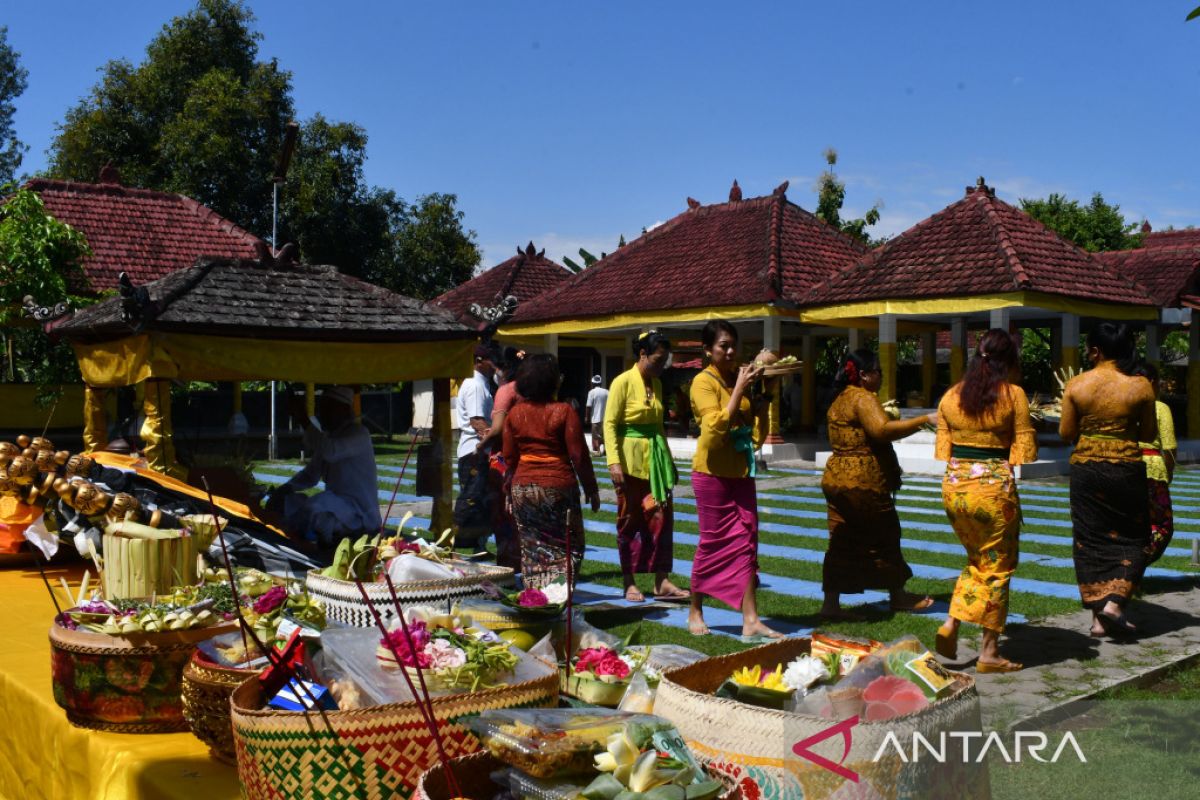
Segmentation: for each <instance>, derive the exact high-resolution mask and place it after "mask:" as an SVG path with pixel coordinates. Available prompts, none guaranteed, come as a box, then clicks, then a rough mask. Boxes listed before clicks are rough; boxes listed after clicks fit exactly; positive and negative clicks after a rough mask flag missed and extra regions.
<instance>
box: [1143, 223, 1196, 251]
mask: <svg viewBox="0 0 1200 800" xmlns="http://www.w3.org/2000/svg"><path fill="white" fill-rule="evenodd" d="M1142 247H1200V228H1184V229H1182V230H1177V231H1146V232H1145V233H1143V234H1142Z"/></svg>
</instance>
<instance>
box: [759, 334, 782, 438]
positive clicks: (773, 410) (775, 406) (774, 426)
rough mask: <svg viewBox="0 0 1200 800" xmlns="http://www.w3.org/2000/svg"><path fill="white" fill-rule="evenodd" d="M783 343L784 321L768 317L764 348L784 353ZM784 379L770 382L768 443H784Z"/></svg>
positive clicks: (777, 353)
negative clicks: (781, 403)
mask: <svg viewBox="0 0 1200 800" xmlns="http://www.w3.org/2000/svg"><path fill="white" fill-rule="evenodd" d="M782 344H783V323H782V322H781V321H780V319H779V317H767V318H766V319H765V320H763V349H764V350H770V351H771V352H772V353H775V354H776V355H783V353H782V352H781V348H782ZM781 383H783V380H782V379H779V378H777V379H775V380H773V381H770V382H769V385H771V405H770V406H768V407H767V442H766V443H767V444H782V443H783V429H782V428H781V427H780V424H779V417H780V413H779V407H780V399H781V397H782V393H781V391H780V386H779V385H780V384H781Z"/></svg>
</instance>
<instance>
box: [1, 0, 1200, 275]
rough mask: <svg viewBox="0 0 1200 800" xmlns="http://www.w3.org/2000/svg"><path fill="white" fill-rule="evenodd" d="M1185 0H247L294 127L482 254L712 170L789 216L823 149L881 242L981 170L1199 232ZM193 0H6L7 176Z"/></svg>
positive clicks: (675, 199) (591, 244) (604, 217)
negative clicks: (13, 83) (345, 142)
mask: <svg viewBox="0 0 1200 800" xmlns="http://www.w3.org/2000/svg"><path fill="white" fill-rule="evenodd" d="M1197 1H1198V0H1153V2H1148V1H1146V0H1136V1H1135V0H1129V1H1128V2H1101V1H1098V0H1091V1H1089V2H1081V1H1076V2H1032V1H1030V0H1014V1H1013V2H1008V3H989V4H982V3H964V2H921V1H920V0H914V1H913V2H907V3H899V2H894V0H893V2H873V1H872V0H861V1H860V2H856V3H830V2H824V3H805V2H792V3H782V2H776V3H767V2H750V1H749V0H746V1H745V2H738V3H734V2H724V3H711V2H688V3H667V2H649V0H648V1H647V2H642V3H628V2H615V1H609V2H603V3H600V2H594V3H587V4H581V3H562V2H559V3H548V2H535V1H534V0H527V1H526V2H523V3H515V2H488V3H483V2H478V3H464V2H459V3H451V2H437V3H435V2H426V3H420V4H416V3H404V2H346V3H340V4H339V3H331V2H309V0H292V2H286V3H285V2H251V3H250V5H251V7H252V8H253V10H254V12H255V14H256V15H257V17H258V27H259V30H260V31H261V32H262V33H263V34H264V39H263V41H262V43H261V52H260V54H261V56H263V57H275V58H278V59H279V61H280V63H281V64H282V65H283V67H284V68H286V69H289V70H291V71H292V72H293V81H294V89H295V98H296V104H297V110H298V112H299V116H300V118H301V119H303V118H304V117H307V116H309V115H311V114H313V113H315V112H318V111H319V112H321V113H324V114H325V115H326V116H327V117H329V118H331V119H338V120H349V121H353V122H356V123H358V124H360V125H362V126H364V127H365V128H366V130H367V132H368V134H369V136H370V144H369V150H368V152H369V161H368V163H367V168H366V171H367V177H368V179H369V180H370V181H371V182H372V183H375V184H378V185H382V186H388V187H391V188H394V189H396V190H397V191H398V192H399V193H400V194H401V195H402V196H404V197H406V198H411V197H414V196H416V195H418V194H422V193H425V192H431V191H442V192H454V193H457V194H458V196H459V199H460V203H461V207H462V208H463V210H464V211H465V212H466V222H467V225H468V226H469V227H470V228H472V229H474V230H475V231H476V232H477V234H478V239H479V243H480V244H481V246H482V247H483V249H484V254H485V266H490V265H492V264H494V263H496V262H498V261H499V260H501V259H503V258H506V257H507V256H508V255H509V254H511V253H512V252H514V247H515V245H517V244H518V243H524V242H526V241H528V240H530V239H532V240H533V241H534V242H536V243H537V244H538V245H539V246H544V247H546V248H547V255H549V256H552V257H554V258H556V259H560V258H561V257H562V256H563V255H564V254H567V255H571V256H575V251H576V250H577V249H578V247H580V246H581V245H582V246H585V247H588V248H589V249H590V250H592V251H593V252H596V253H597V255H599V252H598V251H600V250H612V249H613V247H614V246H615V244H616V241H617V237H618V236H619V235H620V234H622V233H624V234H625V235H626V237H627V238H630V239H632V238H633V237H635V236H636V235H637V234H638V233H639V232H640V230H641V229H642V227H645V226H652V225H654V224H655V223H657V222H661V221H663V220H666V219H669V218H670V217H672V216H674V215H676V214H678V213H680V212H682V211H683V210H685V209H686V207H687V206H686V203H685V198H686V197H688V196H692V197H695V198H697V199H699V200H700V201H701V202H704V203H711V202H720V201H722V200H724V199H725V197H726V195H727V192H728V188H729V184H730V182H731V181H732V179H733V178H737V179H738V181H739V183H740V184H741V185H742V186H743V188H744V190H745V194H746V196H747V197H750V196H755V195H760V194H766V193H768V192H770V191H771V189H772V188H774V187H775V186H777V185H778V184H779V183H780V182H782V181H783V180H785V179H787V180H790V182H791V188H790V189H789V192H788V196H789V198H791V199H792V200H793V201H794V202H796V203H799V204H800V205H801V206H804V207H806V208H809V209H811V208H813V206H814V205H815V193H814V189H813V184H814V181H815V178H816V176H817V174H818V173H819V171H820V170H821V169H822V168H823V160H822V151H823V150H824V149H825V148H826V147H829V146H833V147H835V148H836V149H837V150H838V152H839V154H840V160H839V164H838V171H839V174H840V175H841V177H842V178H843V179H845V181H846V183H847V211H849V212H850V213H852V214H853V213H861V212H862V211H863V210H864V209H865V208H867V207H869V206H870V205H871V204H873V203H875V202H876V201H882V202H883V219H882V222H881V224H880V225H879V226H878V227H877V229H876V230H877V231H881V232H883V233H889V234H894V233H898V232H900V231H903V230H904V229H906V228H908V227H909V226H911V225H912V224H914V223H916V222H918V221H919V220H921V219H922V218H924V217H925V216H927V215H928V214H930V213H933V212H935V211H937V210H938V209H940V208H942V207H943V206H945V205H947V204H948V203H950V202H953V201H954V200H955V199H957V198H958V197H960V196H961V195H962V192H963V187H964V186H966V185H967V184H970V183H973V182H974V180H975V178H976V177H977V176H979V175H983V176H985V177H986V178H987V180H988V182H989V183H990V184H992V185H994V186H996V187H997V189H998V191H999V193H1000V196H1001V197H1003V198H1005V199H1007V200H1009V201H1010V202H1016V200H1017V199H1018V198H1019V197H1029V196H1044V195H1045V194H1047V193H1049V192H1052V191H1058V192H1064V193H1067V194H1068V195H1070V196H1073V197H1078V198H1080V199H1083V200H1086V199H1087V197H1088V196H1090V194H1091V193H1092V192H1094V191H1101V192H1103V193H1104V196H1105V198H1106V199H1108V200H1110V201H1113V202H1117V203H1119V204H1120V205H1121V207H1122V210H1123V211H1124V212H1125V213H1126V215H1127V216H1128V217H1132V218H1135V219H1141V218H1143V217H1145V218H1148V219H1149V220H1150V221H1151V222H1152V223H1153V225H1154V226H1155V227H1156V228H1164V227H1166V226H1168V225H1175V226H1176V227H1182V226H1186V225H1189V224H1192V225H1200V147H1198V145H1197V142H1200V21H1197V22H1191V23H1184V21H1183V20H1184V17H1185V16H1186V14H1187V12H1188V11H1189V10H1190V9H1191V8H1192V7H1194V6H1195V5H1196V3H1197ZM191 6H192V3H190V2H183V1H181V0H156V1H154V2H151V1H150V0H141V2H122V0H112V2H109V3H84V2H56V1H55V0H40V2H38V3H32V2H10V3H7V4H5V10H4V12H3V13H2V14H0V24H6V25H8V27H9V41H10V43H11V44H12V45H13V46H14V47H15V48H16V49H17V50H18V51H19V52H20V53H21V61H22V64H23V65H24V66H25V67H26V68H27V69H28V70H29V73H30V75H29V88H28V90H27V91H26V93H25V94H24V95H23V96H22V97H21V98H19V100H18V111H17V119H16V124H17V130H18V135H19V137H20V138H21V139H22V140H23V141H25V142H26V143H27V144H29V145H30V146H31V149H30V152H29V153H28V155H27V157H26V161H25V164H24V167H23V169H24V170H26V171H30V172H32V171H36V170H38V169H41V168H42V167H44V166H45V150H46V148H47V147H48V145H49V143H50V141H51V139H52V138H53V136H54V133H55V126H56V125H57V124H58V122H59V121H60V120H61V119H62V118H63V115H64V112H65V111H66V110H67V109H68V108H69V107H70V106H71V105H73V104H74V103H75V102H76V101H77V100H78V98H80V97H81V96H83V95H84V94H86V92H87V91H88V89H89V88H90V87H91V86H92V85H93V84H94V83H95V81H96V79H97V77H98V73H97V71H96V70H97V68H99V67H100V66H101V65H103V64H104V63H105V62H106V61H107V60H109V59H113V58H128V59H131V60H133V61H140V60H141V59H142V57H143V56H144V51H145V47H146V44H147V43H148V42H149V41H150V39H151V38H152V37H153V36H154V35H155V33H156V32H157V31H158V30H159V29H160V27H161V26H162V25H163V23H164V22H166V21H167V20H168V19H169V18H170V17H171V16H173V15H174V14H177V13H181V12H183V11H185V10H186V9H188V8H190V7H191ZM264 197H269V194H266V190H265V189H264Z"/></svg>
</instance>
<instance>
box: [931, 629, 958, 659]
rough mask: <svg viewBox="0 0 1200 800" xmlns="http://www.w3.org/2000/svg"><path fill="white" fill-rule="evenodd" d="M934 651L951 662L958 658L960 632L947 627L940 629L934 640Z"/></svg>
mask: <svg viewBox="0 0 1200 800" xmlns="http://www.w3.org/2000/svg"><path fill="white" fill-rule="evenodd" d="M933 649H934V650H936V651H937V654H938V655H939V656H941V657H942V658H948V659H950V660H951V661H953V660H954V659H956V658H958V631H957V630H955V629H952V628H950V627H948V626H946V625H943V626H942V627H940V628H938V629H937V636H935V637H934V640H933Z"/></svg>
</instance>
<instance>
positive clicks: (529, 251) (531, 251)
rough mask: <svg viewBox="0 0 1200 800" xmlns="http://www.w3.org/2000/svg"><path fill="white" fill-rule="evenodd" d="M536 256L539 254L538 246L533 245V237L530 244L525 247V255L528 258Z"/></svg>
mask: <svg viewBox="0 0 1200 800" xmlns="http://www.w3.org/2000/svg"><path fill="white" fill-rule="evenodd" d="M536 256H537V248H535V247H534V246H533V240H532V239H531V240H530V241H529V244H528V245H526V247H525V257H526V258H534V257H536Z"/></svg>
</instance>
